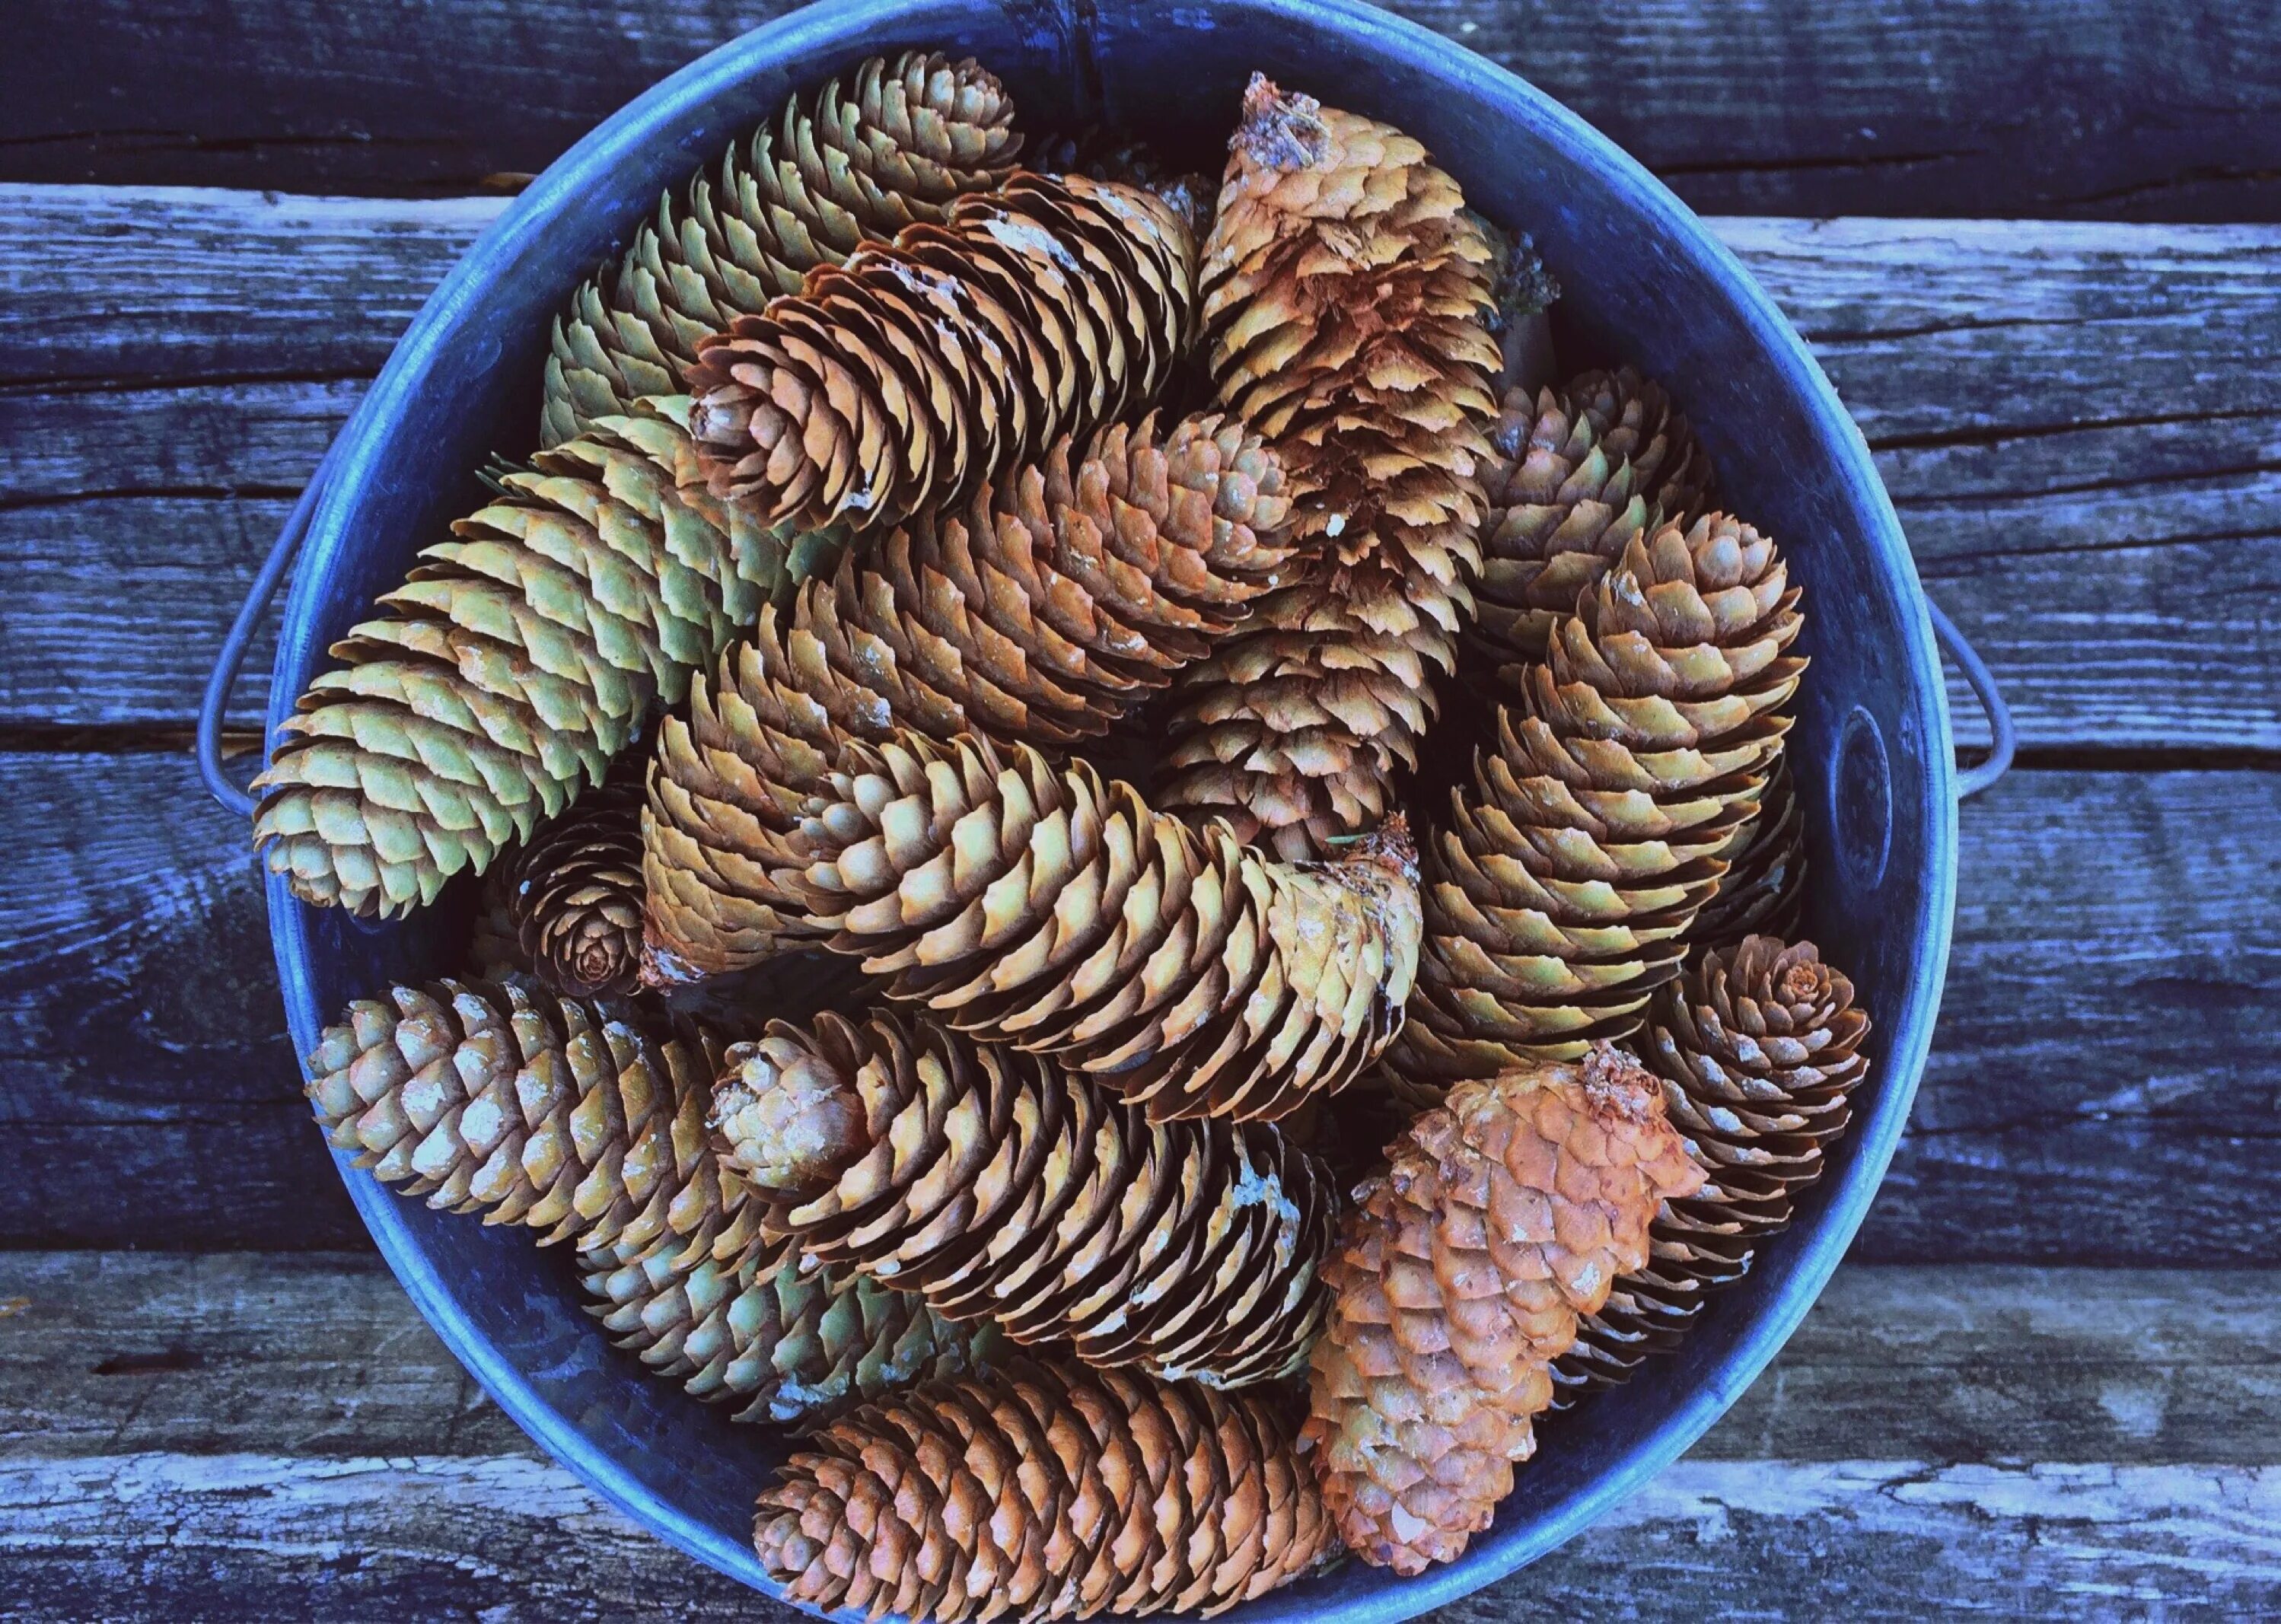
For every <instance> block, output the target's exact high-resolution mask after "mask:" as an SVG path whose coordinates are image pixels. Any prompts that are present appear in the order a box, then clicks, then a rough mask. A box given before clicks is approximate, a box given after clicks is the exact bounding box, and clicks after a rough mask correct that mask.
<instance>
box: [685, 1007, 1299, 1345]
mask: <svg viewBox="0 0 2281 1624" xmlns="http://www.w3.org/2000/svg"><path fill="white" fill-rule="evenodd" d="M726 1067H727V1069H726V1071H724V1073H723V1076H722V1078H721V1079H720V1081H719V1083H718V1084H717V1085H716V1086H715V1094H714V1098H715V1107H714V1110H715V1117H714V1120H715V1125H716V1126H717V1128H718V1129H719V1132H720V1133H721V1138H722V1142H723V1155H724V1156H727V1158H728V1160H729V1164H730V1165H731V1167H732V1168H734V1169H735V1170H736V1171H737V1172H738V1174H739V1175H740V1176H741V1177H742V1178H743V1179H745V1181H746V1183H747V1184H749V1185H750V1186H752V1187H753V1188H754V1190H755V1191H756V1192H757V1193H758V1195H760V1196H761V1197H762V1199H764V1200H766V1201H767V1202H768V1203H769V1205H768V1209H767V1211H766V1213H765V1214H764V1216H763V1218H762V1222H763V1224H764V1225H765V1226H766V1227H767V1228H768V1230H769V1232H770V1233H781V1234H788V1235H791V1236H793V1237H794V1238H795V1239H797V1240H798V1241H799V1242H800V1248H801V1249H802V1250H803V1251H804V1252H805V1253H806V1254H807V1255H808V1256H809V1257H813V1258H815V1259H816V1260H817V1261H818V1262H821V1263H825V1264H845V1265H847V1267H849V1268H851V1269H854V1270H858V1271H861V1272H864V1273H866V1274H870V1275H873V1276H875V1277H877V1278H878V1279H879V1280H883V1281H892V1282H893V1283H894V1284H895V1285H897V1286H900V1287H902V1288H905V1289H908V1290H912V1291H916V1292H919V1293H922V1294H923V1295H924V1297H925V1299H926V1301H927V1302H928V1303H930V1304H932V1307H933V1308H934V1310H935V1311H937V1312H938V1313H940V1314H942V1315H944V1316H945V1317H947V1318H948V1319H954V1320H975V1319H992V1320H995V1321H996V1322H997V1323H998V1325H999V1326H1000V1327H1001V1329H1002V1330H1003V1331H1004V1332H1005V1334H1007V1335H1008V1336H1009V1337H1011V1338H1012V1339H1013V1340H1015V1341H1016V1342H1069V1343H1070V1344H1071V1346H1072V1348H1073V1349H1074V1350H1075V1352H1076V1354H1077V1357H1079V1358H1080V1359H1083V1360H1084V1361H1086V1363H1087V1364H1089V1365H1137V1366H1138V1367H1140V1369H1142V1370H1145V1371H1147V1372H1148V1373H1149V1374H1151V1375H1156V1376H1163V1377H1165V1378H1166V1379H1168V1380H1180V1379H1183V1378H1194V1379H1195V1380H1201V1381H1205V1382H1209V1383H1210V1384H1211V1385H1212V1386H1214V1387H1240V1386H1243V1385H1245V1384H1247V1383H1249V1382H1255V1381H1264V1380H1272V1379H1273V1378H1275V1377H1278V1376H1284V1375H1288V1374H1289V1373H1292V1372H1294V1371H1295V1370H1296V1369H1298V1368H1299V1366H1300V1365H1302V1364H1303V1362H1304V1360H1305V1358H1306V1357H1307V1344H1308V1343H1309V1342H1311V1340H1312V1339H1313V1337H1314V1334H1315V1331H1316V1329H1317V1328H1318V1326H1319V1325H1320V1324H1321V1321H1322V1310H1323V1304H1322V1295H1321V1293H1320V1292H1319V1291H1318V1290H1317V1288H1316V1282H1315V1269H1316V1265H1317V1264H1318V1263H1319V1262H1320V1261H1321V1259H1322V1256H1323V1253H1324V1251H1325V1250H1326V1249H1327V1248H1328V1247H1329V1245H1330V1239H1331V1215H1332V1205H1333V1202H1334V1194H1333V1190H1332V1186H1331V1183H1330V1179H1329V1176H1328V1173H1327V1172H1326V1170H1325V1169H1323V1168H1322V1167H1321V1166H1319V1165H1318V1164H1316V1163H1315V1162H1313V1161H1312V1160H1311V1158H1309V1157H1308V1156H1304V1155H1303V1154H1302V1153H1300V1152H1298V1151H1296V1150H1294V1149H1292V1148H1289V1147H1287V1146H1286V1145H1285V1143H1284V1142H1283V1138H1282V1135H1281V1134H1280V1133H1277V1132H1276V1131H1275V1130H1274V1129H1273V1128H1272V1127H1267V1126H1264V1125H1255V1124H1246V1125H1232V1124H1228V1123H1223V1122H1173V1123H1165V1124H1158V1125H1151V1124H1150V1123H1149V1122H1148V1119H1147V1117H1145V1116H1143V1115H1142V1113H1141V1112H1140V1110H1138V1109H1136V1108H1134V1107H1133V1106H1128V1105H1119V1104H1117V1103H1116V1102H1115V1101H1114V1098H1113V1096H1111V1095H1110V1094H1106V1093H1104V1092H1103V1091H1102V1090H1101V1089H1099V1088H1096V1087H1094V1085H1093V1084H1092V1083H1090V1082H1088V1081H1086V1080H1085V1079H1083V1078H1081V1077H1079V1076H1075V1075H1073V1074H1071V1073H1070V1072H1068V1071H1064V1070H1063V1069H1062V1068H1061V1067H1059V1066H1057V1065H1055V1064H1054V1063H1051V1062H1049V1061H1046V1060H1041V1059H1039V1058H1037V1057H1035V1056H1028V1055H1024V1054H1022V1053H1021V1052H1019V1051H1018V1050H1016V1049H1010V1048H998V1047H995V1046H985V1045H982V1044H978V1043H977V1042H975V1040H973V1039H971V1038H968V1037H964V1036H962V1035H961V1034H959V1033H957V1032H953V1031H951V1030H950V1029H949V1028H948V1027H946V1026H943V1025H940V1024H939V1023H937V1022H934V1021H931V1020H927V1019H925V1018H924V1017H922V1018H920V1019H918V1020H916V1021H906V1020H903V1019H901V1018H899V1017H896V1016H894V1015H893V1014H890V1013H885V1012H882V1013H880V1014H877V1015H874V1016H872V1017H870V1019H869V1020H867V1021H866V1022H865V1023H864V1024H863V1025H861V1026H857V1025H852V1024H850V1023H849V1022H847V1021H844V1020H841V1019H839V1017H836V1016H831V1015H825V1016H821V1017H818V1018H817V1019H816V1022H815V1023H814V1025H813V1026H812V1027H811V1028H809V1029H808V1030H802V1029H801V1028H800V1027H798V1026H794V1025H790V1024H789V1023H786V1022H783V1021H779V1022H777V1023H775V1024H774V1025H771V1026H770V1027H769V1031H768V1034H767V1036H765V1037H763V1038H762V1039H761V1040H759V1041H757V1042H753V1043H740V1044H738V1046H737V1047H736V1048H732V1049H731V1050H730V1051H729V1055H728V1059H727V1063H726Z"/></svg>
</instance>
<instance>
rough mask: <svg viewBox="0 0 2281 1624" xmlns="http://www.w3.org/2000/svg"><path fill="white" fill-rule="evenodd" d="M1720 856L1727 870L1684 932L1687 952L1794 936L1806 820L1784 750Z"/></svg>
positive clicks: (1800, 907) (1800, 910)
mask: <svg viewBox="0 0 2281 1624" xmlns="http://www.w3.org/2000/svg"><path fill="white" fill-rule="evenodd" d="M1720 855H1721V856H1724V857H1726V858H1727V859H1728V867H1727V871H1726V873H1724V874H1722V875H1721V876H1720V878H1719V889H1718V891H1717V892H1716V893H1713V896H1712V898H1711V900H1710V901H1708V902H1705V904H1704V905H1703V911H1702V912H1701V913H1699V914H1697V915H1696V916H1695V924H1694V926H1693V928H1692V929H1690V930H1689V932H1688V933H1687V940H1688V944H1689V947H1690V949H1692V950H1693V951H1695V952H1697V953H1699V952H1701V951H1702V950H1704V949H1705V948H1706V947H1733V946H1734V945H1735V944H1736V942H1738V941H1740V940H1743V938H1744V937H1745V936H1779V937H1781V938H1782V939H1783V940H1790V939H1791V938H1794V937H1796V936H1797V934H1798V925H1799V924H1800V923H1801V922H1802V921H1803V920H1804V918H1805V812H1804V810H1803V808H1800V806H1799V805H1798V787H1797V785H1796V784H1795V783H1794V782H1793V781H1792V778H1791V775H1790V753H1789V752H1788V751H1784V752H1783V753H1782V754H1781V755H1779V756H1777V757H1776V758H1775V769H1774V772H1773V773H1772V775H1771V776H1769V777H1767V792H1766V794H1765V795H1764V796H1763V797H1761V798H1760V800H1759V815H1758V816H1756V817H1754V818H1752V819H1751V821H1750V823H1749V824H1748V825H1746V826H1745V827H1744V830H1743V831H1741V833H1740V834H1738V835H1737V836H1736V840H1735V846H1734V848H1733V850H1732V851H1730V852H1723V853H1721V854H1720Z"/></svg>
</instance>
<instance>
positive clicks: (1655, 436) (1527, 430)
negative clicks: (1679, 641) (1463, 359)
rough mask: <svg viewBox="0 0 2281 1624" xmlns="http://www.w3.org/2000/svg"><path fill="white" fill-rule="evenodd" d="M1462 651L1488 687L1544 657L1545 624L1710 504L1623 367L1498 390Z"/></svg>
mask: <svg viewBox="0 0 2281 1624" xmlns="http://www.w3.org/2000/svg"><path fill="white" fill-rule="evenodd" d="M1493 440H1494V444H1495V445H1496V453H1497V454H1496V457H1495V458H1494V459H1493V460H1491V462H1490V464H1489V468H1488V522H1487V523H1486V524H1484V525H1483V526H1482V528H1481V538H1482V540H1481V552H1482V554H1483V557H1482V561H1481V577H1480V579H1479V581H1478V582H1477V584H1476V592H1475V595H1476V596H1477V597H1478V598H1479V599H1480V600H1481V619H1480V620H1479V622H1478V623H1476V624H1475V625H1474V627H1473V630H1472V634H1471V635H1472V643H1473V647H1474V648H1475V649H1476V651H1477V652H1478V653H1479V654H1480V656H1481V663H1482V664H1483V665H1484V666H1485V667H1486V668H1487V669H1490V670H1495V671H1497V672H1498V678H1499V684H1500V685H1501V686H1503V687H1504V688H1507V689H1508V690H1513V691H1517V690H1518V687H1519V679H1520V672H1519V667H1520V666H1522V665H1524V664H1525V663H1527V662H1528V661H1536V660H1541V659H1543V657H1544V650H1545V644H1546V641H1547V639H1548V638H1550V636H1551V634H1552V627H1553V624H1554V623H1555V622H1557V621H1558V620H1559V619H1560V618H1561V617H1562V616H1564V615H1569V614H1571V613H1573V612H1574V609H1575V607H1576V601H1577V599H1578V597H1579V596H1580V595H1581V593H1582V592H1583V591H1584V590H1585V589H1586V588H1587V587H1589V586H1591V585H1592V584H1594V583H1595V582H1597V581H1598V580H1599V578H1600V577H1601V576H1603V575H1604V574H1606V573H1607V570H1608V567H1609V566H1610V565H1612V564H1613V563H1614V562H1615V561H1617V560H1618V559H1620V558H1621V557H1622V556H1623V554H1624V549H1625V548H1626V547H1627V546H1628V545H1630V544H1631V542H1632V541H1633V540H1634V539H1635V538H1636V537H1643V536H1652V535H1654V534H1655V533H1656V531H1657V530H1660V529H1662V527H1663V525H1664V524H1665V523H1666V522H1671V523H1674V524H1677V525H1679V526H1681V527H1682V529H1684V528H1685V527H1687V526H1689V525H1691V524H1693V523H1694V522H1695V521H1696V520H1697V518H1699V517H1701V516H1702V514H1703V512H1704V510H1705V507H1706V506H1707V504H1708V503H1709V501H1710V500H1711V497H1712V479H1711V465H1710V461H1709V460H1708V459H1707V458H1705V456H1704V454H1703V452H1702V451H1701V450H1700V449H1699V448H1698V447H1697V445H1696V444H1695V436H1694V433H1693V431H1692V430H1690V429H1689V428H1688V425H1687V420H1686V419H1685V418H1684V417H1682V416H1681V415H1679V414H1678V413H1676V412H1675V411H1674V410H1673V409H1672V406H1671V402H1670V399H1669V398H1668V397H1667V396H1666V395H1665V393H1664V391H1663V389H1662V386H1661V385H1659V384H1657V383H1652V382H1651V381H1649V380H1647V379H1645V378H1643V377H1642V376H1640V375H1639V374H1638V373H1636V372H1635V371H1633V370H1632V369H1631V368H1630V367H1623V368H1621V369H1620V370H1618V371H1616V372H1614V373H1606V372H1589V373H1586V374H1584V375H1581V377H1577V378H1573V379H1571V380H1570V381H1569V383H1568V384H1567V385H1566V388H1564V389H1561V390H1558V391H1554V390H1550V389H1545V390H1542V391H1538V392H1537V394H1536V395H1535V397H1534V398H1531V396H1530V395H1529V393H1528V391H1526V390H1519V389H1515V390H1511V391H1507V392H1506V394H1505V398H1504V408H1503V410H1502V411H1501V412H1500V413H1499V414H1498V417H1497V425H1496V433H1495V435H1494V436H1493Z"/></svg>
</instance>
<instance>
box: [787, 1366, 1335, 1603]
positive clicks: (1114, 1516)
mask: <svg viewBox="0 0 2281 1624" xmlns="http://www.w3.org/2000/svg"><path fill="white" fill-rule="evenodd" d="M753 1544H754V1549H755V1550H757V1551H759V1552H760V1557H761V1563H762V1566H763V1567H765V1568H766V1569H767V1570H768V1573H769V1577H770V1578H772V1579H774V1580H776V1581H777V1582H778V1583H779V1584H781V1585H783V1586H784V1587H785V1594H786V1595H787V1596H788V1597H790V1599H791V1600H793V1601H794V1602H796V1603H799V1604H800V1605H803V1606H807V1607H812V1608H815V1609H816V1611H818V1612H831V1613H834V1614H837V1613H839V1611H840V1610H841V1609H843V1608H845V1609H847V1610H849V1611H850V1612H856V1611H861V1612H868V1613H870V1616H872V1617H874V1618H878V1617H879V1616H880V1615H882V1614H883V1613H888V1612H893V1614H895V1615H896V1616H898V1617H901V1618H912V1619H916V1618H926V1619H930V1620H935V1624H963V1620H970V1619H973V1620H981V1619H991V1618H1003V1619H1007V1620H1012V1621H1014V1624H1027V1621H1028V1620H1043V1619H1061V1618H1070V1617H1082V1618H1089V1617H1091V1616H1093V1615H1094V1614H1095V1613H1097V1612H1117V1613H1123V1614H1146V1613H1152V1612H1165V1611H1168V1610H1171V1611H1179V1612H1188V1611H1190V1610H1191V1609H1193V1610H1195V1611H1197V1612H1201V1613H1202V1614H1203V1615H1204V1616H1206V1617H1210V1616H1211V1615H1213V1614H1215V1613H1218V1612H1224V1611H1226V1609H1227V1608H1229V1607H1232V1606H1233V1605H1236V1604H1238V1603H1240V1602H1246V1601H1253V1600H1256V1599H1257V1598H1258V1597H1262V1596H1264V1595H1266V1594H1267V1593H1268V1592H1269V1591H1271V1590H1272V1589H1276V1588H1277V1587H1278V1586H1280V1585H1282V1584H1286V1583H1287V1582H1289V1581H1291V1580H1293V1579H1295V1578H1297V1577H1298V1576H1299V1575H1301V1574H1304V1573H1306V1572H1308V1571H1310V1570H1311V1569H1312V1568H1314V1567H1316V1566H1318V1565H1319V1564H1321V1563H1322V1562H1323V1561H1324V1560H1325V1559H1326V1558H1327V1557H1329V1556H1331V1555H1333V1554H1334V1553H1335V1551H1336V1544H1337V1541H1336V1535H1335V1534H1334V1532H1333V1530H1332V1528H1331V1526H1330V1520H1329V1519H1328V1518H1327V1517H1326V1516H1325V1515H1324V1511H1323V1503H1322V1498H1321V1496H1320V1495H1319V1494H1318V1492H1317V1491H1316V1489H1315V1487H1314V1485H1313V1483H1312V1482H1311V1481H1309V1478H1308V1474H1307V1470H1306V1467H1305V1465H1304V1464H1303V1462H1301V1461H1300V1460H1299V1459H1298V1458H1296V1457H1295V1455H1294V1454H1293V1452H1292V1448H1291V1442H1290V1432H1289V1428H1288V1427H1287V1425H1286V1424H1285V1422H1284V1420H1283V1418H1282V1416H1281V1414H1280V1405H1279V1404H1276V1403H1275V1402H1274V1401H1273V1399H1272V1398H1271V1397H1268V1396H1256V1395H1254V1394H1251V1393H1230V1394H1224V1393H1219V1392H1216V1391H1214V1390H1213V1389H1211V1388H1206V1387H1202V1386H1198V1385H1196V1384H1195V1383H1190V1382H1167V1381H1158V1380H1152V1379H1150V1378H1148V1377H1146V1376H1141V1375H1138V1374H1134V1373H1127V1372H1122V1371H1094V1370H1088V1369H1086V1368H1085V1367H1084V1366H1081V1365H1071V1364H1067V1363H1062V1362H1055V1363H1052V1364H1046V1363H1031V1362H1024V1363H1022V1364H1019V1365H1014V1366H1012V1367H1010V1368H1009V1369H1007V1370H1004V1371H992V1372H986V1373H981V1374H979V1375H977V1376H973V1377H970V1378H968V1379H967V1380H961V1381H951V1382H935V1383H930V1384H929V1385H927V1386H925V1387H923V1388H915V1389H913V1390H911V1391H909V1392H906V1393H898V1394H895V1395H893V1396H890V1397H887V1398H885V1399H882V1400H881V1401H879V1402H878V1403H877V1404H868V1405H866V1406H864V1407H863V1408H862V1409H861V1410H858V1411H855V1412H854V1414H853V1415H850V1416H847V1418H845V1419H841V1420H839V1421H835V1422H833V1423H831V1425H830V1426H827V1427H823V1428H822V1429H821V1430H820V1431H818V1432H817V1433H816V1435H814V1436H813V1437H811V1438H810V1439H808V1447H807V1448H806V1449H804V1450H801V1451H800V1452H799V1453H797V1454H795V1455H793V1458H792V1459H791V1460H790V1461H788V1462H787V1463H786V1464H785V1465H784V1466H783V1468H782V1469H781V1470H780V1471H779V1472H778V1473H777V1478H776V1481H774V1482H773V1483H771V1484H770V1485H769V1488H768V1489H766V1490H764V1491H763V1492H762V1495H761V1497H760V1504H759V1505H758V1507H757V1510H756V1512H755V1515H754V1521H753Z"/></svg>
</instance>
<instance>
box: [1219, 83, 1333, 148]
mask: <svg viewBox="0 0 2281 1624" xmlns="http://www.w3.org/2000/svg"><path fill="white" fill-rule="evenodd" d="M1322 114H1323V104H1322V103H1320V102H1318V101H1317V100H1316V99H1315V98H1314V97H1311V96H1305V95H1301V94H1298V93H1296V92H1293V93H1288V94H1287V93H1286V92H1284V91H1283V90H1281V89H1278V88H1277V87H1276V84H1275V81H1273V80H1272V79H1270V78H1268V76H1267V75H1266V74H1264V73H1254V74H1252V76H1251V82H1250V83H1249V84H1248V85H1246V86H1245V87H1244V89H1243V120H1242V122H1241V123H1240V124H1238V125H1237V126H1236V127H1235V137H1234V139H1233V142H1232V143H1230V144H1231V145H1232V146H1233V148H1234V149H1235V151H1236V152H1237V154H1238V155H1239V156H1241V157H1242V158H1246V159H1249V160H1250V161H1251V162H1253V163H1255V164H1257V165H1259V166H1262V167H1263V168H1267V169H1306V168H1311V167H1312V166H1314V165H1316V164H1318V163H1320V162H1322V161H1323V154H1324V152H1325V151H1326V149H1327V148H1328V147H1329V145H1330V140H1331V129H1330V126H1329V125H1327V124H1326V123H1325V122H1324V121H1323V116H1322Z"/></svg>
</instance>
